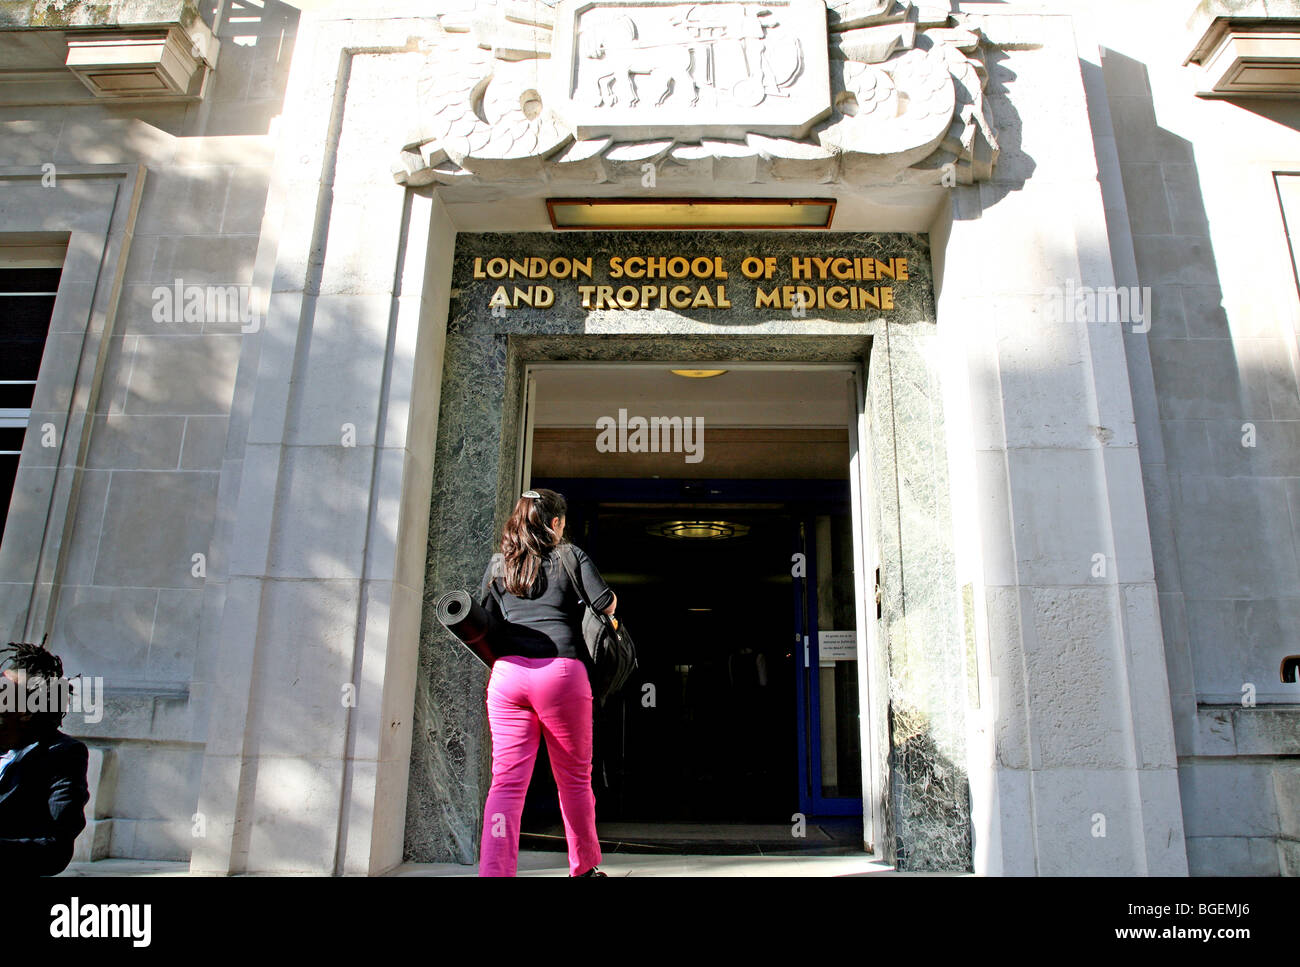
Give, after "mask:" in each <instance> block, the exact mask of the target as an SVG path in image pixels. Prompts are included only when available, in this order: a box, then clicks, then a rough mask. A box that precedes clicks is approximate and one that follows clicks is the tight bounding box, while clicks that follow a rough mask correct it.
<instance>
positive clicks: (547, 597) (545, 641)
mask: <svg viewBox="0 0 1300 967" xmlns="http://www.w3.org/2000/svg"><path fill="white" fill-rule="evenodd" d="M568 546H569V547H570V548H571V549H572V551H573V560H572V561H571V563H570V566H572V567H573V569H574V571H575V572H576V573H577V575H578V578H579V580H581V581H582V587H583V590H585V591H586V593H587V594H588V595H590V596H591V601H590V603H591V604H592V606H593V607H594V608H595V609H596V610H597V611H603V610H604V609H605V608H608V607H609V605H610V602H611V601H613V600H614V592H613V591H612V590H610V587H609V585H608V584H606V583H605V579H604V578H602V577H601V576H600V572H599V571H597V570H596V565H595V564H593V563H592V561H591V558H589V557H588V556H587V555H586V553H585V552H584V551H583V550H582V549H581V548H579V547H578V546H577V545H575V544H569V545H568ZM501 562H502V557H501V555H500V554H494V555H493V556H492V560H491V561H489V562H488V566H487V569H486V570H484V572H483V581H482V582H481V583H480V585H479V601H480V602H481V603H482V604H483V606H484V607H485V608H487V609H488V610H489V611H490V612H492V613H493V614H497V615H499V616H502V617H504V618H505V627H506V629H507V633H506V634H503V635H501V636H499V638H498V640H497V641H496V644H497V646H498V649H499V654H504V655H523V656H525V657H527V658H578V659H583V658H585V657H586V653H585V649H584V646H583V643H582V640H581V639H582V603H581V602H580V601H579V600H578V591H577V588H575V587H574V586H573V583H572V582H571V581H570V580H569V575H568V574H567V573H566V572H565V570H564V565H563V564H561V563H560V560H559V556H558V555H557V553H556V552H555V549H554V548H552V549H551V550H550V551H549V552H547V554H546V556H545V557H543V558H542V566H541V569H540V571H539V573H538V576H537V581H536V582H535V583H534V585H533V589H532V594H531V595H530V596H529V597H527V598H520V597H516V596H515V595H513V594H511V593H510V592H509V591H506V590H505V576H504V571H503V570H502V569H501ZM494 572H495V574H496V576H497V577H498V578H499V580H498V581H497V590H498V591H499V592H500V594H501V603H502V605H503V606H504V608H505V613H504V615H501V612H500V609H498V608H497V606H496V601H495V599H494V597H493V595H492V592H491V589H490V588H489V585H490V584H491V582H492V577H493V574H494ZM507 639H508V640H507Z"/></svg>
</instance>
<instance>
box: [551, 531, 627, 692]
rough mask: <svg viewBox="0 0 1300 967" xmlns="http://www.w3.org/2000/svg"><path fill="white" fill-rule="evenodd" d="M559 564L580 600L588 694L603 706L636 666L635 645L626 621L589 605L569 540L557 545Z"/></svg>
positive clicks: (623, 683)
mask: <svg viewBox="0 0 1300 967" xmlns="http://www.w3.org/2000/svg"><path fill="white" fill-rule="evenodd" d="M557 551H558V552H559V554H560V564H562V565H563V566H564V570H565V572H566V573H567V574H568V575H569V580H570V581H572V582H573V586H574V588H576V589H577V592H578V600H579V601H580V602H582V607H583V615H582V640H583V643H584V644H585V645H586V646H587V657H588V661H587V669H588V671H590V672H591V694H592V696H593V697H594V698H596V699H597V701H599V702H600V704H601V705H602V706H603V705H604V704H605V700H606V699H607V698H609V697H610V696H611V695H613V694H615V693H616V692H617V691H618V690H619V689H621V688H622V687H623V686H624V685H626V684H627V680H628V678H630V677H631V675H632V672H633V670H635V669H636V667H637V664H636V645H634V644H633V643H632V636H631V635H630V634H628V632H627V625H626V624H625V623H624V622H622V621H619V620H618V619H616V618H613V617H611V616H610V615H607V614H602V613H601V612H599V611H597V610H596V609H595V608H593V607H592V606H591V600H590V599H589V598H588V597H587V592H586V589H585V588H583V586H582V579H581V578H579V577H578V575H577V573H576V569H575V568H574V567H573V563H572V562H573V549H572V547H570V545H568V544H560V545H559V547H558V548H557Z"/></svg>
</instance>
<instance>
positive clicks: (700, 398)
mask: <svg viewBox="0 0 1300 967" xmlns="http://www.w3.org/2000/svg"><path fill="white" fill-rule="evenodd" d="M673 365H674V364H671V363H665V364H664V365H663V368H662V369H660V368H657V367H656V368H640V367H637V368H632V367H622V366H618V365H605V366H597V367H590V368H588V367H582V368H578V367H572V368H571V367H557V368H554V369H539V370H535V371H534V378H535V380H536V387H537V395H536V411H535V414H534V418H533V425H534V426H535V427H595V425H596V420H597V419H599V418H601V417H612V418H614V419H615V420H617V419H618V415H619V414H618V411H619V410H620V409H624V410H626V411H627V416H628V417H629V418H631V417H633V416H644V417H652V416H681V417H701V418H703V420H704V422H705V425H707V426H711V427H719V426H734V427H746V426H750V427H780V426H795V427H814V426H815V427H843V426H845V425H846V423H847V422H848V420H849V416H850V412H849V401H850V386H851V383H850V380H851V378H852V373H850V372H848V371H845V370H833V369H796V370H779V369H733V370H730V371H728V372H726V373H724V374H722V375H721V376H714V377H710V378H708V379H689V378H686V377H682V376H677V375H674V374H673V373H671V372H670V371H669V370H670V367H671V366H673ZM681 365H682V366H689V367H690V368H693V369H715V368H725V365H726V364H724V363H718V364H712V363H707V362H692V363H689V364H681ZM679 368H680V367H679Z"/></svg>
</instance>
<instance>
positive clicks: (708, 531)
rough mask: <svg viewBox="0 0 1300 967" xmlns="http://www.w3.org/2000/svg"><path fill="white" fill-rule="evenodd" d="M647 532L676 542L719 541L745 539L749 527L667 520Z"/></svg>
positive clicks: (727, 521) (728, 523)
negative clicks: (735, 538)
mask: <svg viewBox="0 0 1300 967" xmlns="http://www.w3.org/2000/svg"><path fill="white" fill-rule="evenodd" d="M646 531H647V532H648V533H650V534H654V535H656V536H658V537H671V538H673V539H674V540H708V541H719V540H727V539H728V538H732V537H744V536H745V535H746V534H748V533H749V525H748V524H737V523H735V522H733V521H729V520H665V521H660V522H658V523H656V524H651V525H650V526H649V527H647V528H646Z"/></svg>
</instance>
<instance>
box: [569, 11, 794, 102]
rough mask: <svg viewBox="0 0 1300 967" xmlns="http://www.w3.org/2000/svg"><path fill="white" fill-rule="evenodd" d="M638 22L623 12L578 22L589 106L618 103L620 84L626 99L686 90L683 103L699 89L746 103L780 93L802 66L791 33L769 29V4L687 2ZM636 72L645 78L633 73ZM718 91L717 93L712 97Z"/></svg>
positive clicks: (658, 98)
mask: <svg viewBox="0 0 1300 967" xmlns="http://www.w3.org/2000/svg"><path fill="white" fill-rule="evenodd" d="M674 9H680V8H668V10H666V11H664V12H665V13H666V14H668V16H667V17H661V18H660V20H659V22H657V23H656V22H651V19H650V18H648V17H646V15H645V14H638V15H639V16H641V17H642V19H643V20H645V21H646V22H645V23H643V24H642V25H640V26H638V24H637V22H636V21H634V20H633V19H632V17H631V16H629V15H627V14H622V15H619V16H617V17H614V18H612V19H602V20H597V21H595V22H594V23H591V24H583V27H582V31H581V34H580V37H579V50H580V52H581V55H582V58H583V60H584V62H586V63H587V64H591V63H592V62H599V67H598V68H597V69H596V70H594V71H590V72H589V74H588V78H589V80H588V83H587V84H586V87H587V90H588V94H587V95H586V96H587V99H588V103H590V104H591V105H592V106H594V107H612V106H614V105H615V104H617V103H618V100H619V92H618V88H619V87H620V86H623V85H625V86H626V88H627V93H628V105H629V106H631V107H635V106H636V105H638V104H639V103H640V102H641V96H642V89H644V91H645V93H646V96H647V97H649V96H655V100H654V104H655V106H656V107H662V106H663V105H664V104H665V103H667V102H668V101H669V100H670V99H671V98H673V97H674V96H676V95H683V97H682V98H681V100H683V101H684V100H685V97H684V94H685V92H687V91H689V92H690V98H689V104H690V106H691V107H696V106H697V105H699V103H700V96H701V92H702V91H707V92H709V94H710V95H711V98H712V106H724V107H725V106H727V105H728V104H732V105H735V106H743V107H753V106H756V105H757V104H759V103H761V102H762V101H763V100H764V98H766V97H770V96H785V88H788V87H790V86H791V85H792V84H794V83H795V81H797V80H798V78H799V76H800V75H801V73H802V71H803V51H802V48H801V47H800V44H799V40H798V38H797V37H789V38H786V37H783V36H777V37H775V38H773V37H772V36H770V32H771V31H772V30H773V29H774V28H776V27H778V26H780V23H779V21H777V20H776V19H775V17H774V16H773V11H772V10H771V9H769V8H766V7H755V6H753V5H746V4H708V5H690V6H686V8H685V10H684V11H683V12H682V13H681V14H680V15H679V16H672V15H671V13H670V11H672V10H674ZM638 78H645V79H644V80H640V81H638ZM719 94H722V95H723V96H722V97H721V98H719V97H718V95H719Z"/></svg>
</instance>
